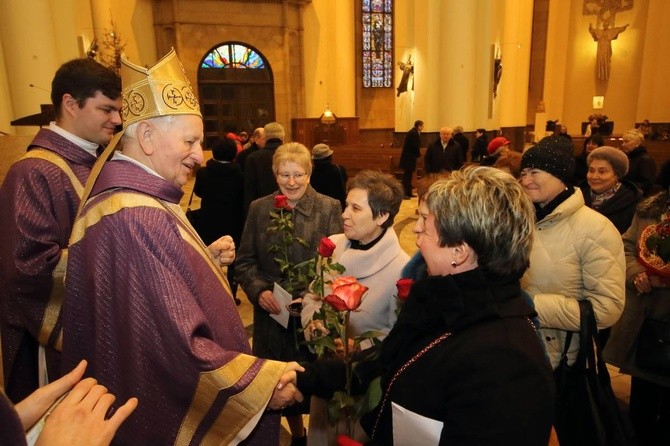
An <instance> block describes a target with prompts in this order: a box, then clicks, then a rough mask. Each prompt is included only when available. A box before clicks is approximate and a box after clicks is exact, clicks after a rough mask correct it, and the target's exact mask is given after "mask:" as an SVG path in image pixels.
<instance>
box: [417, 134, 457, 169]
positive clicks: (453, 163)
mask: <svg viewBox="0 0 670 446" xmlns="http://www.w3.org/2000/svg"><path fill="white" fill-rule="evenodd" d="M452 135H453V130H452V129H451V128H450V127H442V128H441V129H440V137H439V138H437V139H436V140H435V142H433V143H432V144H431V145H429V146H428V148H427V149H426V155H425V156H424V170H425V171H426V173H427V174H428V173H439V172H451V171H452V170H458V169H460V168H461V167H462V166H463V152H462V151H461V145H460V144H458V143H457V142H456V141H454V139H453V138H452V137H451V136H452Z"/></svg>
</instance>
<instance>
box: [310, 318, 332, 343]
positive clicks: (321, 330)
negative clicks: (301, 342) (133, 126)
mask: <svg viewBox="0 0 670 446" xmlns="http://www.w3.org/2000/svg"><path fill="white" fill-rule="evenodd" d="M305 333H306V334H307V339H308V340H313V339H319V338H320V337H323V336H326V335H327V334H330V331H328V329H327V328H326V326H325V325H323V321H321V320H318V319H317V320H311V321H309V324H308V325H307V326H306V327H305Z"/></svg>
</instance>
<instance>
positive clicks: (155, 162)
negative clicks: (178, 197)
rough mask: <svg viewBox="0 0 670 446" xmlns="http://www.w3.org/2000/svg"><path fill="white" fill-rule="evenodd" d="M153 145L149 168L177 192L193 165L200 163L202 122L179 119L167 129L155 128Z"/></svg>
mask: <svg viewBox="0 0 670 446" xmlns="http://www.w3.org/2000/svg"><path fill="white" fill-rule="evenodd" d="M154 129H155V135H156V143H155V144H154V148H155V149H154V152H153V153H152V154H151V156H150V158H149V159H150V163H151V166H150V167H152V168H153V169H154V170H155V171H156V172H157V173H158V174H159V175H160V176H161V177H163V178H165V179H166V180H168V181H170V182H171V183H173V184H174V185H175V186H177V187H179V188H181V187H182V186H184V184H186V182H187V181H188V176H189V174H191V173H192V172H193V169H194V168H195V167H196V165H198V164H201V163H202V162H203V153H202V138H203V132H202V119H201V118H200V117H199V116H196V115H179V116H176V117H175V118H174V120H173V121H172V123H171V124H170V125H163V126H155V127H154Z"/></svg>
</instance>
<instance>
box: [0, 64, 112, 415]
mask: <svg viewBox="0 0 670 446" xmlns="http://www.w3.org/2000/svg"><path fill="white" fill-rule="evenodd" d="M51 100H52V102H53V105H54V110H55V114H56V121H55V122H52V123H51V124H50V125H49V127H47V128H43V129H40V131H39V133H38V134H37V135H36V136H35V139H33V141H32V142H31V143H30V145H29V146H28V153H27V154H26V155H25V156H24V157H23V158H21V159H20V160H19V161H17V162H16V163H14V164H13V165H12V167H11V168H10V169H9V172H8V173H7V176H6V177H5V181H4V183H3V184H2V188H0V227H1V228H2V231H3V233H2V237H0V337H1V338H2V346H1V347H2V348H1V349H0V352H1V353H2V368H0V384H1V383H2V382H3V381H4V385H5V390H6V392H7V396H8V397H9V398H10V399H11V400H12V401H14V402H18V401H21V400H23V399H24V398H26V397H27V396H28V395H29V394H30V393H31V392H33V391H34V390H35V389H36V388H37V387H38V384H39V382H40V381H42V382H44V381H45V380H46V377H44V373H41V374H39V376H38V353H39V352H40V347H43V348H44V352H45V356H44V357H45V358H46V363H47V365H48V379H51V380H53V379H55V378H58V376H60V362H59V359H60V349H61V342H62V338H61V337H60V334H61V331H60V327H61V321H60V318H59V314H60V307H61V302H62V298H63V294H64V284H63V271H64V268H65V265H66V263H67V251H68V250H67V246H68V239H69V237H70V231H71V229H72V224H73V222H74V217H75V214H76V211H77V207H78V206H79V201H80V199H81V194H82V192H83V189H84V187H83V185H84V184H85V183H86V179H87V178H88V175H89V173H90V171H91V167H92V166H93V163H95V160H96V151H97V150H98V148H99V147H100V146H101V145H105V144H107V143H108V142H109V140H110V139H111V137H112V135H113V134H114V130H115V128H116V126H117V125H119V124H121V116H120V111H121V79H120V78H119V76H118V75H117V74H116V73H114V72H113V71H111V70H110V69H108V68H105V67H104V66H102V65H100V64H99V63H97V62H95V61H93V60H91V59H75V60H72V61H70V62H67V63H65V64H63V65H62V66H61V67H60V68H59V69H58V71H57V72H56V74H55V76H54V79H53V82H52V84H51ZM3 375H4V379H3Z"/></svg>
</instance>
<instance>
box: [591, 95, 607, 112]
mask: <svg viewBox="0 0 670 446" xmlns="http://www.w3.org/2000/svg"><path fill="white" fill-rule="evenodd" d="M604 102H605V96H593V109H594V110H602V108H603V104H604Z"/></svg>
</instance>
